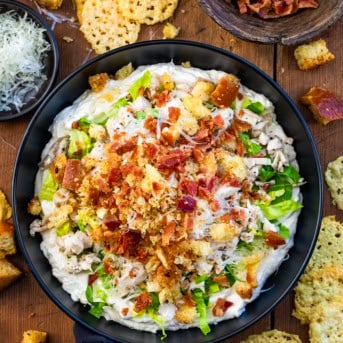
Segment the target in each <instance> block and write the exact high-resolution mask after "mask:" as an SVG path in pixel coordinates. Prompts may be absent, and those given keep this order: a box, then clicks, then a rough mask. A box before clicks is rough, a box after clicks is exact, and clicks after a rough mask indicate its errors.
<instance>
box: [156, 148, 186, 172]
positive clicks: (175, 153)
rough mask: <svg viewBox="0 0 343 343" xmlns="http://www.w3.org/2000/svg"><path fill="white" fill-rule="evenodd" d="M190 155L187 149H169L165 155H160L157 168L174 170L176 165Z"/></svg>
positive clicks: (180, 163)
mask: <svg viewBox="0 0 343 343" xmlns="http://www.w3.org/2000/svg"><path fill="white" fill-rule="evenodd" d="M190 155H191V152H190V151H187V150H183V149H174V150H171V151H169V152H168V153H167V154H166V155H164V156H161V158H160V160H159V164H158V169H160V170H174V169H175V168H176V167H178V166H180V165H182V164H183V163H184V162H185V161H186V160H187V159H188V158H189V156H190Z"/></svg>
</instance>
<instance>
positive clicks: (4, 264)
mask: <svg viewBox="0 0 343 343" xmlns="http://www.w3.org/2000/svg"><path fill="white" fill-rule="evenodd" d="M20 274H21V271H20V270H19V269H18V268H17V267H15V266H14V265H13V264H12V263H11V262H8V261H7V260H6V259H0V290H2V289H4V288H6V287H7V286H9V285H10V284H11V283H12V282H14V281H15V280H16V279H17V278H18V277H19V276H20Z"/></svg>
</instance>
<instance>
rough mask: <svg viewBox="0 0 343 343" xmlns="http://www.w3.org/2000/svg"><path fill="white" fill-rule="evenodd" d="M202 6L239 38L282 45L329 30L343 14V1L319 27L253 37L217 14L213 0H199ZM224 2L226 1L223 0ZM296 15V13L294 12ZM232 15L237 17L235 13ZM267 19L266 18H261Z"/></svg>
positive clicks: (224, 27)
mask: <svg viewBox="0 0 343 343" xmlns="http://www.w3.org/2000/svg"><path fill="white" fill-rule="evenodd" d="M197 2H198V3H199V5H200V7H201V8H202V9H203V11H204V12H205V13H206V14H207V15H208V16H210V17H211V18H212V19H213V20H214V21H215V22H216V23H217V24H218V25H220V26H221V27H222V28H223V29H224V30H227V31H229V32H230V33H231V34H233V35H235V36H236V37H238V38H241V39H243V40H245V41H250V42H259V43H263V44H277V43H279V44H282V45H295V44H299V43H302V42H305V41H309V40H311V39H313V38H314V37H316V36H318V35H319V34H320V33H322V32H324V31H325V30H327V29H328V28H329V27H330V26H332V25H333V24H335V23H336V21H338V20H339V19H340V18H341V17H342V16H343V2H341V3H340V4H339V8H338V9H337V12H336V13H335V14H334V15H332V16H331V17H329V18H328V20H327V21H326V22H323V23H322V24H321V25H320V26H318V28H316V29H315V30H307V31H306V32H305V33H304V34H303V35H301V36H297V37H287V36H285V35H284V34H282V33H275V34H274V35H267V36H257V35H255V36H254V37H252V32H251V31H249V32H247V31H245V30H244V29H242V28H240V27H238V26H234V25H230V23H227V22H225V21H224V20H223V19H222V18H221V17H219V16H218V15H216V13H215V11H213V0H197ZM223 2H224V1H223ZM227 6H229V4H227ZM293 15H295V14H293ZM232 16H235V17H237V16H236V15H235V14H232ZM240 16H250V15H249V14H240ZM279 19H281V20H282V18H278V19H271V20H279ZM261 20H265V19H261Z"/></svg>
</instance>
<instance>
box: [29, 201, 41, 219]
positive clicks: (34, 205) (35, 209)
mask: <svg viewBox="0 0 343 343" xmlns="http://www.w3.org/2000/svg"><path fill="white" fill-rule="evenodd" d="M27 212H29V213H30V214H32V215H33V216H39V215H40V213H41V212H42V206H41V203H40V201H39V198H38V197H34V198H32V199H31V200H30V202H29V204H28V205H27Z"/></svg>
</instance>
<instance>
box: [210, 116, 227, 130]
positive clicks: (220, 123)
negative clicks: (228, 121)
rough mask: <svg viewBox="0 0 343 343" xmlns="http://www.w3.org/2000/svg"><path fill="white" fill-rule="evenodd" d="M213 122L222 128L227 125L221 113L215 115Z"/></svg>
mask: <svg viewBox="0 0 343 343" xmlns="http://www.w3.org/2000/svg"><path fill="white" fill-rule="evenodd" d="M213 123H214V125H216V126H217V127H219V128H220V129H221V128H223V127H224V125H225V122H224V119H223V117H222V116H221V115H220V114H217V115H216V116H215V117H213Z"/></svg>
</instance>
